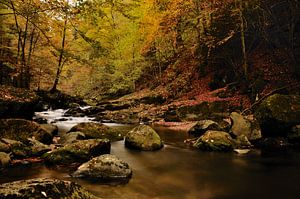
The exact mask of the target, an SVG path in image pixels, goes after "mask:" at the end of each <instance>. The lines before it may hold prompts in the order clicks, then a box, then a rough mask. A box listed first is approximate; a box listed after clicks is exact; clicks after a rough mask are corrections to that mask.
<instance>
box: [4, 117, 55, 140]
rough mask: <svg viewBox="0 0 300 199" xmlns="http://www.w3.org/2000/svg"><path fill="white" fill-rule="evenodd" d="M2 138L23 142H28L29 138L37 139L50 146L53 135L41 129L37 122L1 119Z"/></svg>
mask: <svg viewBox="0 0 300 199" xmlns="http://www.w3.org/2000/svg"><path fill="white" fill-rule="evenodd" d="M0 138H8V139H12V140H17V141H21V142H26V141H27V139H28V138H35V139H36V140H38V141H40V142H42V143H44V144H50V143H52V139H53V135H51V134H50V133H49V132H47V131H46V130H44V129H43V128H41V127H40V125H39V124H38V123H36V122H32V121H29V120H23V119H1V120H0Z"/></svg>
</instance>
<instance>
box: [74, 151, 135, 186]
mask: <svg viewBox="0 0 300 199" xmlns="http://www.w3.org/2000/svg"><path fill="white" fill-rule="evenodd" d="M131 174H132V170H131V168H130V167H129V165H128V164H127V163H126V162H124V161H122V160H120V159H119V158H118V157H117V156H115V155H110V154H106V155H101V156H98V157H95V158H93V159H91V160H90V161H88V162H86V163H84V164H82V165H81V166H80V167H79V168H78V169H77V171H75V172H74V173H73V174H72V176H73V177H77V178H87V179H91V180H121V181H124V180H128V179H129V178H130V177H131Z"/></svg>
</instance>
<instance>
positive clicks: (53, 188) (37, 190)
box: [0, 178, 98, 199]
mask: <svg viewBox="0 0 300 199" xmlns="http://www.w3.org/2000/svg"><path fill="white" fill-rule="evenodd" d="M0 198H7V199H9V198H13V199H25V198H31V199H42V198H65V199H67V198H68V199H79V198H80V199H96V198H98V197H96V196H94V195H92V194H91V193H89V192H88V191H86V190H85V189H83V188H82V187H81V186H80V185H78V184H76V183H74V182H69V181H62V180H57V179H48V178H37V179H31V180H21V181H16V182H11V183H5V184H2V185H0Z"/></svg>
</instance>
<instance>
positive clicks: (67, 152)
mask: <svg viewBox="0 0 300 199" xmlns="http://www.w3.org/2000/svg"><path fill="white" fill-rule="evenodd" d="M108 153H110V141H109V140H108V139H90V140H80V141H77V142H75V143H71V144H67V145H65V146H64V147H61V148H58V149H56V150H54V151H51V152H48V153H45V154H44V155H43V156H42V157H43V158H44V159H45V162H46V163H48V164H70V163H74V162H86V161H88V160H89V159H91V158H92V157H95V156H99V155H102V154H108Z"/></svg>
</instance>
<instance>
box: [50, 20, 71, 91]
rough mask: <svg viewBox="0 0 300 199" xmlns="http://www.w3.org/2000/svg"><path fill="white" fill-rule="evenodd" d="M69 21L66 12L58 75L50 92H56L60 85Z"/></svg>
mask: <svg viewBox="0 0 300 199" xmlns="http://www.w3.org/2000/svg"><path fill="white" fill-rule="evenodd" d="M67 23H68V15H67V14H66V18H65V23H64V29H63V35H62V41H61V49H60V54H59V59H58V66H57V71H56V76H55V80H54V84H53V87H52V88H51V90H50V92H55V91H56V90H57V85H58V82H59V79H60V74H61V71H62V68H63V64H64V61H63V58H64V52H65V43H66V32H67Z"/></svg>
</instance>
